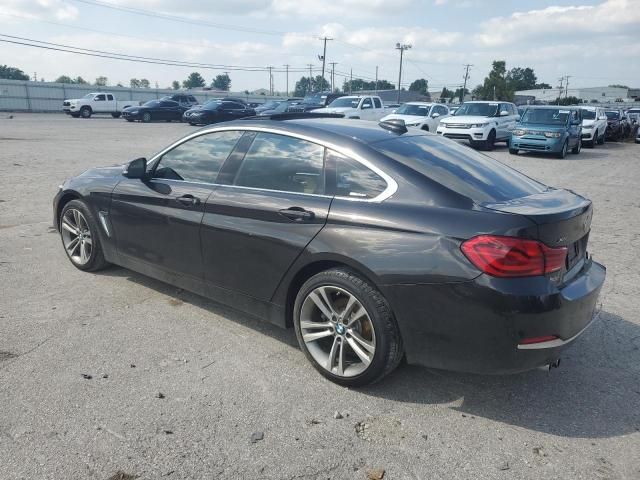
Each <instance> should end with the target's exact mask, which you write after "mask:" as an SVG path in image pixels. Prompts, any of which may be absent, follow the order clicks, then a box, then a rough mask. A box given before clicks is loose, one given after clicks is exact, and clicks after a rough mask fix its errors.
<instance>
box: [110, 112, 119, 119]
mask: <svg viewBox="0 0 640 480" xmlns="http://www.w3.org/2000/svg"><path fill="white" fill-rule="evenodd" d="M111 116H112V117H113V118H120V112H114V113H112V114H111Z"/></svg>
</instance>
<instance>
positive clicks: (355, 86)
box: [342, 78, 396, 93]
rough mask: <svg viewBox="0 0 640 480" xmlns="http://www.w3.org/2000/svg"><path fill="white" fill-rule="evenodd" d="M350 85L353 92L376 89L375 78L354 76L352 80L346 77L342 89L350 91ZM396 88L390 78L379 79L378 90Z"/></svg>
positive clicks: (346, 91)
mask: <svg viewBox="0 0 640 480" xmlns="http://www.w3.org/2000/svg"><path fill="white" fill-rule="evenodd" d="M349 86H351V91H352V92H353V93H356V92H360V91H362V90H376V82H375V80H371V81H367V80H362V79H361V78H354V79H353V81H350V80H349V79H346V80H345V81H344V83H343V84H342V91H343V92H345V93H349ZM395 88H396V87H395V85H394V84H393V83H391V82H389V81H388V80H378V86H377V89H378V90H393V89H395Z"/></svg>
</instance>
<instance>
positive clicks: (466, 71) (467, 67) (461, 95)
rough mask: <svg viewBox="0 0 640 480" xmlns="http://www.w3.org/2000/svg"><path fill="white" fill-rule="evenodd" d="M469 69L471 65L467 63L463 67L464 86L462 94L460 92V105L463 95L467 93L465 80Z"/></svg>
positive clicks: (467, 77)
mask: <svg viewBox="0 0 640 480" xmlns="http://www.w3.org/2000/svg"><path fill="white" fill-rule="evenodd" d="M470 67H473V65H471V64H470V63H467V64H466V65H465V72H464V85H463V86H462V92H460V103H462V102H463V101H464V95H465V92H466V91H467V80H468V79H469V68H470Z"/></svg>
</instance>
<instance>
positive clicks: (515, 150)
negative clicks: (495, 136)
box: [509, 148, 518, 155]
mask: <svg viewBox="0 0 640 480" xmlns="http://www.w3.org/2000/svg"><path fill="white" fill-rule="evenodd" d="M509 153H510V154H511V155H517V154H518V149H517V148H510V149H509Z"/></svg>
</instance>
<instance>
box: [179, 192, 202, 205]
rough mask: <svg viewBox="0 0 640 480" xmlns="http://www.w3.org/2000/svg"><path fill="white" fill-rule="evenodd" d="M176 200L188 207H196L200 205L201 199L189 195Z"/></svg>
mask: <svg viewBox="0 0 640 480" xmlns="http://www.w3.org/2000/svg"><path fill="white" fill-rule="evenodd" d="M176 200H177V201H178V202H180V203H181V204H183V205H185V206H188V207H195V206H196V205H200V199H199V198H197V197H194V196H193V195H189V194H187V195H183V196H181V197H178V198H176Z"/></svg>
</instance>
